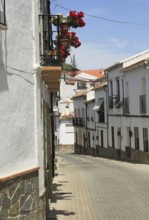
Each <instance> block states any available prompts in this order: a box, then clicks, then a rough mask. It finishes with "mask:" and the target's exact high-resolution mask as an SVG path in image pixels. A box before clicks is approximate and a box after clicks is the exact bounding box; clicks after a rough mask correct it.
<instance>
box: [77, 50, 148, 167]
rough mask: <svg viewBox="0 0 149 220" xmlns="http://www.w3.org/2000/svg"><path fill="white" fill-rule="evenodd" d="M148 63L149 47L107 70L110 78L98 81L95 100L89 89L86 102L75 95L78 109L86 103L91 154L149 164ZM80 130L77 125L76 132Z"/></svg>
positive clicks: (86, 143)
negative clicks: (91, 97) (89, 96)
mask: <svg viewBox="0 0 149 220" xmlns="http://www.w3.org/2000/svg"><path fill="white" fill-rule="evenodd" d="M148 62H149V51H148V50H147V51H144V52H142V53H140V54H137V55H135V56H133V57H130V58H128V59H126V60H123V61H121V62H119V63H116V64H114V65H113V66H110V67H108V68H106V69H105V75H106V78H103V80H102V79H100V80H96V82H95V88H94V91H95V100H94V99H93V100H88V99H87V97H88V95H87V94H89V93H88V92H87V90H86V91H84V99H85V102H84V99H82V98H79V97H77V96H76V97H75V98H74V111H76V110H75V108H76V109H77V108H78V107H79V106H83V105H85V106H86V107H85V108H86V110H85V112H86V117H85V123H84V124H85V127H84V131H83V132H84V134H85V142H84V143H85V146H84V148H88V149H90V150H89V151H87V153H89V154H91V155H99V156H103V157H107V158H114V159H120V160H129V161H132V162H138V163H145V164H149V146H148V136H149V133H148V132H149V131H148V129H149V126H148V124H149V121H148V119H149V115H148V112H149V109H148V107H149V103H148V96H149V94H148V71H149V67H148V66H149V65H148ZM106 81H107V82H106ZM93 103H94V104H93ZM76 106H77V107H76ZM75 115H76V114H75ZM78 129H80V128H77V127H76V125H75V132H78ZM77 136H78V135H77ZM76 140H77V139H76ZM82 141H83V138H82V139H80V141H79V142H77V143H78V145H81V144H82ZM75 142H76V141H75ZM76 152H77V153H84V152H83V151H81V150H80V151H79V150H76Z"/></svg>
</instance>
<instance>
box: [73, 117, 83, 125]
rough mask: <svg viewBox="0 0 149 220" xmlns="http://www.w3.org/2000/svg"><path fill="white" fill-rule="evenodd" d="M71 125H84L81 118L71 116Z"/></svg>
mask: <svg viewBox="0 0 149 220" xmlns="http://www.w3.org/2000/svg"><path fill="white" fill-rule="evenodd" d="M73 126H77V127H84V126H85V122H84V119H83V118H73Z"/></svg>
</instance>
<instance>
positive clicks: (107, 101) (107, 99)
mask: <svg viewBox="0 0 149 220" xmlns="http://www.w3.org/2000/svg"><path fill="white" fill-rule="evenodd" d="M105 75H106V76H107V90H106V110H107V111H106V112H107V147H109V96H108V95H109V78H108V74H107V72H105Z"/></svg>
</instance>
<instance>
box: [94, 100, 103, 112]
mask: <svg viewBox="0 0 149 220" xmlns="http://www.w3.org/2000/svg"><path fill="white" fill-rule="evenodd" d="M103 102H104V99H103V98H101V99H98V101H97V102H96V105H95V106H94V108H93V110H94V111H98V110H100V109H101V108H102V104H103Z"/></svg>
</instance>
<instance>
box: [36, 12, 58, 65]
mask: <svg viewBox="0 0 149 220" xmlns="http://www.w3.org/2000/svg"><path fill="white" fill-rule="evenodd" d="M39 19H40V65H41V66H61V65H62V58H61V54H60V42H59V39H57V40H56V37H57V36H58V35H59V32H60V16H59V15H39ZM53 19H56V21H57V22H56V23H57V25H56V26H54V25H53V24H52V20H53Z"/></svg>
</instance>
